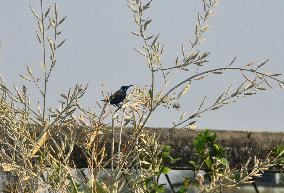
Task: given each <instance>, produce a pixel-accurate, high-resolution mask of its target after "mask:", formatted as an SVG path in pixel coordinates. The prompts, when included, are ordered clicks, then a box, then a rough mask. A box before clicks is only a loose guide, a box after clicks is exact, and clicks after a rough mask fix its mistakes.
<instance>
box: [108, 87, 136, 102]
mask: <svg viewBox="0 0 284 193" xmlns="http://www.w3.org/2000/svg"><path fill="white" fill-rule="evenodd" d="M131 86H133V85H129V86H122V87H121V88H120V89H119V90H118V91H116V92H115V93H114V94H112V95H111V96H110V97H109V100H108V102H109V103H110V104H111V105H115V106H117V107H119V104H120V103H121V102H122V101H123V100H124V99H125V98H126V92H127V89H128V88H129V87H131Z"/></svg>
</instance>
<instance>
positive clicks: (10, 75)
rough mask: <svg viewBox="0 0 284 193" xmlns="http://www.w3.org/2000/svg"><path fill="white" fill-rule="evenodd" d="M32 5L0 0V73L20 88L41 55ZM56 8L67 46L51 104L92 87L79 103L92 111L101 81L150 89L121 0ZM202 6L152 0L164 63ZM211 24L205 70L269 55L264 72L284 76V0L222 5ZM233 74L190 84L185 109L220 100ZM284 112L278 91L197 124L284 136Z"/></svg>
mask: <svg viewBox="0 0 284 193" xmlns="http://www.w3.org/2000/svg"><path fill="white" fill-rule="evenodd" d="M29 2H30V3H31V5H32V6H34V7H37V6H38V1H37V0H33V1H15V0H10V1H6V0H1V6H0V26H1V27H0V42H1V47H2V48H1V53H0V73H1V74H2V76H3V77H4V79H5V80H6V82H7V83H8V84H9V85H13V84H14V83H15V84H17V85H21V84H22V80H21V79H20V78H19V76H18V74H20V73H22V72H24V71H25V66H26V65H30V66H32V67H33V69H34V71H37V69H39V63H40V56H41V53H40V52H39V45H38V44H37V40H36V37H35V24H36V23H35V19H34V18H33V16H32V14H31V12H30V10H29V7H28V3H29ZM45 2H46V4H48V2H51V3H52V1H45ZM57 4H58V7H59V10H60V12H61V14H63V15H67V16H68V18H67V20H66V23H65V24H64V25H63V34H64V36H65V37H66V38H67V41H66V43H65V45H64V47H63V48H62V49H60V50H59V51H58V63H57V66H56V70H55V73H54V74H53V78H52V80H51V82H50V93H49V100H50V101H49V104H50V105H51V106H56V105H57V101H58V99H59V94H60V93H62V92H66V90H67V89H68V88H69V87H71V86H73V85H74V84H75V83H77V82H79V83H86V82H88V81H89V82H90V86H89V89H88V92H87V95H86V96H85V98H84V99H83V104H84V105H86V106H90V107H91V108H92V107H94V106H95V101H96V100H99V99H100V93H101V85H102V84H104V89H105V90H109V91H115V90H117V89H118V88H119V87H120V86H121V85H127V84H134V85H140V86H143V85H145V84H147V81H148V80H149V73H148V71H147V68H146V64H145V62H144V60H143V58H141V57H140V56H139V55H138V54H137V53H135V52H134V50H133V47H137V46H140V44H139V41H138V40H137V39H136V38H135V37H133V36H132V35H131V34H130V32H131V31H135V29H136V26H135V25H134V21H133V19H132V13H131V12H130V10H129V9H128V6H127V2H126V0H125V1H124V0H123V1H118V0H109V1H91V0H89V1H87V0H85V1H77V0H68V1H57ZM200 6H201V1H198V0H153V3H152V6H151V10H150V11H149V12H148V14H149V15H151V16H152V17H153V18H154V20H153V22H152V24H151V26H150V31H151V32H157V33H161V35H160V37H161V41H162V42H164V43H165V56H164V61H165V62H167V63H170V62H171V61H174V58H175V56H176V55H177V54H178V53H179V51H180V50H179V49H180V45H181V44H182V43H185V42H186V41H188V40H189V39H190V37H191V36H192V34H193V32H194V24H195V18H196V14H197V11H198V10H199V9H200ZM209 24H210V30H209V32H208V33H207V34H206V39H207V42H206V43H205V44H204V45H203V46H202V47H201V48H202V49H203V50H209V51H210V52H211V56H210V63H209V64H208V66H209V67H210V68H214V67H220V66H224V65H226V64H228V63H229V62H230V61H231V60H232V59H233V58H234V57H235V56H237V57H238V58H237V61H236V62H237V63H236V64H238V65H240V66H242V65H244V64H246V63H248V62H251V61H258V62H261V61H263V60H265V59H267V58H270V61H269V65H268V66H267V67H266V70H269V71H272V72H279V73H284V65H283V61H284V59H283V54H284V1H282V0H274V1H266V0H250V1H247V0H239V1H225V0H223V1H222V0H221V1H220V4H219V6H218V7H217V9H216V12H215V16H214V17H213V18H212V19H211V21H210V23H209ZM184 77H186V75H185V76H184ZM184 77H178V78H181V80H183V78H184ZM238 77H239V74H238V75H234V74H232V73H230V74H227V75H225V76H223V77H222V78H215V77H214V79H213V78H211V79H208V80H206V81H203V82H199V83H198V84H195V85H193V86H192V89H191V90H190V93H189V94H188V95H187V96H186V97H185V98H184V99H183V102H184V104H185V107H186V109H185V110H188V111H189V112H190V110H191V109H192V108H193V107H194V106H195V105H196V104H197V103H199V102H200V100H201V98H202V97H203V96H204V95H207V96H208V97H214V98H216V97H218V95H219V94H220V92H221V91H222V90H224V89H225V88H226V85H229V83H230V82H237V80H239V79H238ZM173 115H174V112H167V110H166V109H161V110H160V111H159V113H157V114H156V116H155V117H154V120H152V121H151V125H150V126H157V127H158V126H164V127H166V126H171V123H172V121H175V120H176V119H177V118H175V119H174V118H173ZM283 115H284V91H283V90H281V89H280V88H275V89H273V90H270V91H266V92H261V93H259V94H258V95H255V96H252V97H248V98H245V99H243V100H241V101H239V102H238V103H235V104H232V105H230V106H227V107H225V108H223V109H221V110H219V111H214V112H211V113H207V114H205V115H204V117H203V118H202V119H201V120H199V122H198V124H197V125H198V126H199V127H201V128H211V129H231V130H261V131H271V130H273V131H284V126H283ZM177 117H178V116H177Z"/></svg>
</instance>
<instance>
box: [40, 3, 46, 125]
mask: <svg viewBox="0 0 284 193" xmlns="http://www.w3.org/2000/svg"><path fill="white" fill-rule="evenodd" d="M40 8H41V20H40V22H41V25H42V48H43V68H44V90H43V110H42V120H43V128H45V127H46V122H45V114H46V95H47V72H46V45H45V25H44V13H43V0H40Z"/></svg>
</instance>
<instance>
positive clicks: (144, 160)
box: [0, 0, 284, 193]
mask: <svg viewBox="0 0 284 193" xmlns="http://www.w3.org/2000/svg"><path fill="white" fill-rule="evenodd" d="M39 2H40V10H38V11H36V10H34V9H33V8H32V7H31V8H30V9H31V12H32V13H33V15H34V17H35V20H36V23H37V32H36V36H37V39H38V42H39V44H40V45H41V52H42V61H41V65H40V66H41V72H42V73H41V74H40V75H35V74H34V73H33V70H32V69H31V68H30V67H27V71H26V73H24V74H22V75H21V77H22V78H23V79H24V81H28V82H30V83H32V84H33V86H34V87H35V88H37V90H38V92H39V93H40V96H41V99H40V100H39V101H31V100H30V98H32V97H31V94H30V93H29V89H28V88H27V86H25V85H24V86H22V88H21V89H20V88H18V87H16V86H15V88H14V89H12V88H8V87H7V86H6V85H5V82H4V80H3V79H2V78H1V82H0V86H1V90H0V129H1V137H0V142H1V143H0V144H1V146H0V148H1V151H0V167H1V170H2V171H5V172H7V173H9V174H10V175H11V176H12V178H13V180H14V183H11V184H7V187H6V189H7V191H8V192H39V191H41V190H48V191H49V192H74V193H75V192H76V193H79V192H86V193H87V192H101V193H103V192H123V191H126V192H137V193H138V192H149V193H150V192H163V191H164V189H165V186H164V184H160V182H159V178H160V176H161V175H166V177H167V179H168V182H169V183H170V179H169V176H168V175H167V174H168V172H169V171H170V168H168V167H166V166H165V165H164V163H165V161H170V162H176V161H178V159H177V158H173V157H171V154H170V152H171V148H170V146H168V145H162V144H160V143H159V138H158V136H156V135H155V134H153V133H151V132H149V131H147V130H146V129H145V127H146V126H147V123H148V121H149V119H150V118H151V117H152V116H153V113H154V112H155V111H156V110H157V109H158V108H159V107H166V108H167V109H182V107H183V104H181V102H180V99H181V98H182V97H183V96H184V95H185V94H186V93H187V92H188V91H189V88H190V85H191V84H193V82H196V81H200V80H202V79H204V78H206V77H207V76H211V75H221V74H223V73H226V72H228V71H234V72H236V73H240V75H241V76H242V77H243V78H244V81H243V82H242V83H241V84H240V85H238V86H237V87H233V86H232V85H230V86H229V87H228V88H227V89H226V90H225V91H224V92H223V93H221V94H220V96H219V97H218V98H217V99H216V100H215V102H214V103H212V104H207V102H206V97H204V98H203V99H202V102H201V103H200V105H199V108H198V109H197V110H196V112H193V113H191V114H189V115H188V116H185V115H184V114H182V115H181V117H180V120H179V121H178V122H176V123H174V125H173V126H172V127H173V128H179V127H183V128H189V129H192V128H195V123H196V121H197V120H198V119H199V118H200V117H201V116H202V115H203V114H204V113H205V112H208V111H211V110H217V109H219V108H221V107H223V106H224V105H227V104H230V103H232V102H235V101H236V100H237V99H238V98H240V97H246V96H250V95H254V94H256V93H257V92H259V91H262V90H266V89H267V88H271V84H278V85H279V86H280V87H283V86H284V82H283V81H282V80H281V79H279V78H278V77H279V74H278V73H275V74H272V73H266V72H264V71H262V67H263V66H265V65H266V63H267V61H268V60H266V61H264V62H263V63H260V64H255V66H254V65H246V66H243V67H234V62H235V59H234V60H233V61H231V62H230V63H229V64H228V65H227V66H224V67H219V68H216V69H210V70H205V71H202V67H203V66H204V65H206V63H208V62H209V60H208V56H209V55H210V52H208V51H201V50H200V49H199V45H200V44H202V43H203V42H204V41H203V40H204V35H205V32H206V31H207V30H208V21H209V19H210V18H211V16H212V13H213V11H214V8H215V7H216V6H217V1H216V0H203V1H202V3H203V8H204V9H203V10H202V11H201V12H200V13H199V14H198V16H197V20H196V21H197V22H196V26H195V34H194V37H193V38H192V39H191V41H190V42H188V44H186V45H182V46H181V53H180V54H179V55H180V56H178V57H176V59H175V61H174V62H173V64H172V65H165V64H162V62H161V57H162V56H163V54H164V44H163V43H162V42H160V40H159V34H153V35H152V34H148V33H147V29H148V28H149V26H150V24H151V21H152V19H146V18H148V17H145V12H146V11H147V10H148V9H149V8H150V5H151V2H152V1H147V2H145V1H142V0H128V5H129V8H130V10H131V11H132V13H133V16H134V21H135V23H136V25H137V30H136V32H132V34H133V35H134V36H136V37H137V38H139V39H140V40H141V43H142V46H141V47H140V48H136V51H137V52H138V53H139V54H140V55H141V56H142V57H143V58H145V61H146V67H147V68H148V69H149V73H150V77H151V80H150V81H149V84H148V85H145V86H144V87H135V88H134V89H133V90H132V92H131V93H129V95H128V96H127V98H126V100H125V101H124V102H123V104H122V105H121V107H120V108H117V107H113V106H111V105H109V104H108V103H105V102H103V101H98V102H97V108H96V109H95V110H87V108H84V107H82V106H81V105H80V100H81V98H82V97H83V96H84V94H85V92H86V89H87V85H75V86H74V88H71V89H69V90H68V92H67V93H63V94H61V95H60V96H61V100H60V101H59V103H60V108H52V107H48V106H47V101H48V97H47V94H48V91H49V89H48V83H49V80H50V77H51V76H52V74H53V70H54V67H55V66H56V65H57V60H56V53H57V51H58V50H59V49H61V47H62V46H63V45H64V42H65V40H66V39H65V38H62V35H63V33H62V31H61V28H62V26H63V24H64V21H65V19H66V17H62V16H61V15H60V13H59V11H58V9H57V4H54V5H53V6H50V7H47V8H46V6H45V5H44V1H43V0H39ZM182 73H186V74H187V75H188V78H186V79H184V80H179V83H177V84H176V85H174V86H170V85H173V83H174V82H171V81H172V80H173V79H175V80H177V79H178V77H180V76H179V75H180V74H182ZM160 78H162V80H163V81H162V82H160V81H159V80H160ZM171 83H172V84H171ZM103 95H104V94H103ZM107 97H108V96H106V95H104V96H102V98H107ZM165 113H166V112H165ZM108 120H111V125H109V124H108ZM125 126H130V127H131V130H130V131H129V138H128V140H124V139H123V138H122V132H123V129H124V127H125ZM216 138H217V136H216V135H215V134H213V133H211V132H210V131H204V132H201V133H200V134H199V135H198V136H197V137H196V139H195V140H194V142H193V143H194V146H195V149H196V153H197V154H198V155H199V157H200V159H199V160H189V164H190V165H191V166H192V167H193V168H194V169H195V175H194V177H193V178H190V177H184V178H185V180H184V185H183V186H182V187H181V188H180V189H179V190H173V189H172V191H173V192H174V191H176V192H186V191H187V190H188V189H189V188H190V187H192V186H195V185H198V186H199V190H200V192H205V191H206V192H216V191H217V190H222V189H226V188H234V187H238V186H239V185H240V184H242V183H251V182H252V180H251V179H252V177H259V176H261V174H262V172H263V171H266V170H268V169H269V168H271V167H280V168H282V169H283V153H284V151H283V147H280V146H279V147H276V148H275V149H274V150H272V152H271V154H270V155H269V156H268V157H267V159H266V160H259V159H257V158H255V159H253V160H251V159H249V160H248V161H247V163H245V164H244V166H243V167H242V168H241V170H240V171H239V170H234V169H233V168H230V166H229V163H228V160H227V159H226V152H225V149H224V148H223V147H222V146H221V145H220V144H218V143H217V142H216ZM74 148H79V149H80V150H81V151H82V152H83V153H84V155H85V158H86V159H87V162H88V165H87V170H88V172H87V173H88V177H86V172H84V171H83V170H81V169H77V168H76V165H74V163H73V162H72V158H71V155H72V151H73V150H74ZM78 159H79V158H78ZM249 164H252V165H253V167H252V170H249V169H248V165H249ZM76 169H77V170H76ZM200 169H204V171H205V174H203V173H200ZM205 179H209V181H208V183H205Z"/></svg>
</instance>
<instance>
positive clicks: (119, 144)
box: [118, 109, 125, 158]
mask: <svg viewBox="0 0 284 193" xmlns="http://www.w3.org/2000/svg"><path fill="white" fill-rule="evenodd" d="M124 116H125V109H123V113H122V117H121V123H120V131H119V142H118V158H120V151H121V150H120V148H121V142H122V127H123V121H124Z"/></svg>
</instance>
